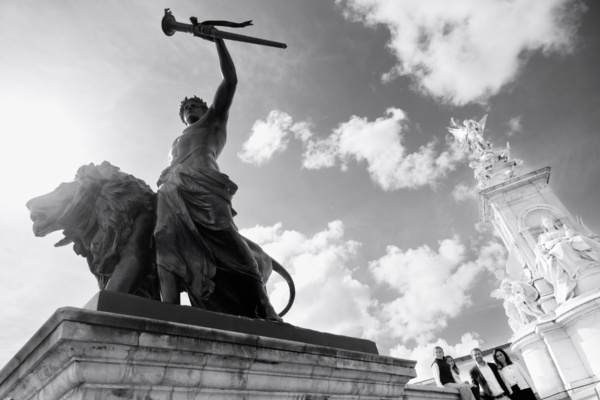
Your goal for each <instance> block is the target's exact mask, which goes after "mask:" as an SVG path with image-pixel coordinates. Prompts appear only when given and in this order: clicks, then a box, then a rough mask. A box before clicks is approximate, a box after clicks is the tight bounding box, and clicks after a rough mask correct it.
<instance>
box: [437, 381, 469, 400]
mask: <svg viewBox="0 0 600 400" xmlns="http://www.w3.org/2000/svg"><path fill="white" fill-rule="evenodd" d="M444 387H449V388H454V389H458V393H459V394H460V399H461V400H475V397H473V392H471V387H470V386H468V385H465V384H462V383H446V384H444Z"/></svg>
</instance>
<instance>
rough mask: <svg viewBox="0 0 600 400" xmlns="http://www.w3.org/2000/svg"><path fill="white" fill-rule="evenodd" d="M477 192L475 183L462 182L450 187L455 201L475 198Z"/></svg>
mask: <svg viewBox="0 0 600 400" xmlns="http://www.w3.org/2000/svg"><path fill="white" fill-rule="evenodd" d="M478 194H479V189H477V186H476V185H473V186H467V185H466V184H464V183H462V182H461V183H459V184H458V185H456V186H455V187H454V189H452V198H454V201H456V202H457V203H460V202H461V201H465V200H469V199H471V200H474V199H477V195H478Z"/></svg>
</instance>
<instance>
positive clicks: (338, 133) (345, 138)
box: [303, 108, 464, 190]
mask: <svg viewBox="0 0 600 400" xmlns="http://www.w3.org/2000/svg"><path fill="white" fill-rule="evenodd" d="M407 130H408V119H407V117H406V115H405V113H404V112H403V111H402V110H400V109H398V108H388V109H387V110H386V113H385V115H384V116H383V117H380V118H377V119H376V120H375V121H372V122H371V121H368V120H367V119H366V118H362V117H357V116H353V117H352V118H350V120H349V121H348V122H344V123H342V124H340V125H339V126H338V127H337V128H336V129H334V130H333V132H332V133H331V134H330V135H329V136H328V137H326V138H322V139H320V138H317V139H312V138H309V139H308V140H306V141H305V145H306V147H305V151H304V154H303V158H304V161H303V166H304V167H305V168H309V169H319V168H327V167H333V166H335V165H337V164H339V165H340V167H341V169H342V170H345V169H347V168H348V163H349V162H350V161H352V160H354V161H356V162H366V164H367V170H368V171H369V175H370V177H371V179H372V180H373V181H374V182H375V183H376V184H377V185H379V186H380V187H381V188H382V189H384V190H398V189H404V188H416V187H420V186H424V185H432V186H433V185H435V184H436V183H437V181H438V180H439V179H440V178H442V177H444V176H445V175H446V173H447V172H448V171H451V170H453V169H454V168H455V167H456V164H457V163H458V161H459V160H461V159H462V158H463V157H464V155H463V154H462V153H461V152H460V151H458V150H457V149H456V148H455V147H453V146H448V148H447V150H444V151H442V152H441V153H438V152H437V151H436V150H435V145H436V142H435V141H432V142H429V143H428V144H426V145H424V146H421V148H419V150H418V151H416V152H413V153H408V152H407V150H406V148H405V147H404V145H403V144H402V140H403V135H404V134H405V132H406V131H407Z"/></svg>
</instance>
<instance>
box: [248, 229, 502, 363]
mask: <svg viewBox="0 0 600 400" xmlns="http://www.w3.org/2000/svg"><path fill="white" fill-rule="evenodd" d="M241 233H242V234H243V235H244V236H246V237H248V238H250V239H251V240H253V241H255V242H256V243H258V244H259V245H261V246H262V247H263V249H264V250H265V251H266V252H267V253H268V254H270V255H271V256H272V257H273V258H275V259H276V260H278V261H279V262H280V263H281V264H282V265H283V266H285V268H286V269H287V270H288V271H289V272H290V275H292V277H293V279H294V282H295V284H296V302H295V304H294V307H292V309H291V311H290V312H289V314H288V315H286V317H285V320H286V322H289V323H291V324H294V325H298V326H302V327H305V328H309V329H315V330H319V331H325V332H330V333H335V334H341V335H349V336H355V337H363V338H367V339H370V340H374V341H376V342H377V344H378V346H379V348H380V350H382V351H383V352H386V351H387V350H388V349H390V348H392V347H394V346H396V347H397V346H398V345H399V344H405V343H407V342H408V341H416V343H417V345H423V343H427V342H430V341H432V340H433V339H434V335H435V333H436V332H439V331H440V330H442V329H444V328H445V327H446V326H447V324H448V320H449V319H451V318H454V317H456V316H457V315H458V314H459V313H460V312H461V311H462V310H463V309H464V308H465V307H467V306H468V305H469V304H470V295H469V291H470V289H471V288H472V286H473V283H474V281H475V279H476V277H477V276H479V274H481V273H482V272H484V271H491V272H493V271H495V270H496V269H498V268H501V267H502V266H503V263H504V256H505V251H504V248H503V246H502V245H501V244H499V243H496V242H487V243H484V244H483V245H482V246H480V247H479V246H478V247H477V248H475V249H474V251H475V252H476V253H477V254H478V258H477V259H476V260H474V261H469V260H467V255H466V254H467V248H466V247H465V245H464V244H462V242H461V240H460V238H459V237H458V236H455V237H453V238H450V239H445V240H441V241H440V242H439V247H438V249H437V250H433V249H431V248H429V247H428V246H426V245H422V246H419V247H417V248H416V249H408V250H406V251H402V250H400V249H399V248H398V247H396V246H388V248H387V250H386V254H385V255H383V256H382V257H381V258H379V259H377V260H375V261H372V262H370V263H369V271H370V272H371V273H372V275H373V277H374V281H375V283H374V285H375V286H374V287H373V288H372V287H370V286H369V285H367V284H365V283H362V282H361V281H359V280H358V279H356V277H355V276H354V269H353V268H352V266H353V260H354V258H355V257H356V254H357V251H358V250H359V248H360V243H358V242H356V241H353V240H350V239H346V238H344V225H343V223H342V222H341V221H333V222H330V223H329V224H328V226H327V228H325V229H323V230H322V231H320V232H317V233H315V234H314V235H313V236H307V235H305V234H303V233H300V232H297V231H294V230H284V229H283V227H282V225H281V223H278V224H275V225H273V226H270V227H265V226H256V227H254V228H250V229H244V230H242V231H241ZM354 268H356V267H354ZM268 289H269V292H270V298H271V301H272V302H273V305H274V306H275V308H276V309H278V310H280V309H282V308H283V307H284V306H285V304H286V303H287V299H288V288H287V284H286V283H285V282H283V281H282V280H281V279H280V278H277V277H275V276H273V278H272V279H271V280H270V281H269V283H268ZM375 290H376V291H381V290H386V291H390V293H391V294H392V295H394V294H395V295H396V297H395V298H393V299H392V300H390V301H387V302H379V301H378V300H377V298H376V296H375V292H374V291H375Z"/></svg>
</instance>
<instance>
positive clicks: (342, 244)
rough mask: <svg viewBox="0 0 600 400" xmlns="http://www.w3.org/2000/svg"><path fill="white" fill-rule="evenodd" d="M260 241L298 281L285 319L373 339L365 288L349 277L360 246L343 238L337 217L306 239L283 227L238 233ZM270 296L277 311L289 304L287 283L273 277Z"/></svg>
mask: <svg viewBox="0 0 600 400" xmlns="http://www.w3.org/2000/svg"><path fill="white" fill-rule="evenodd" d="M241 232H242V234H243V235H244V236H247V237H248V238H250V239H251V240H253V241H255V242H256V243H258V244H259V245H261V246H262V247H263V248H264V250H265V251H266V252H267V253H268V254H270V255H271V256H272V257H274V258H275V259H276V260H278V261H279V262H280V263H281V264H282V265H283V266H284V267H285V268H286V269H287V270H288V272H289V273H290V275H292V277H293V279H294V283H295V285H296V301H295V303H294V307H292V309H291V311H290V312H289V313H288V314H287V315H286V317H285V321H286V322H289V323H291V324H294V325H298V326H301V327H304V328H309V329H315V330H319V331H324V332H330V333H335V334H340V335H348V336H355V337H364V338H373V336H374V332H376V331H377V330H378V329H377V327H378V325H379V322H378V321H377V319H376V317H375V316H373V314H375V313H374V312H372V311H373V310H374V308H375V307H376V306H377V301H376V300H375V299H374V298H373V296H372V293H371V290H370V288H369V286H367V285H365V284H363V283H361V282H359V281H358V280H356V279H355V278H354V277H353V273H352V270H351V269H350V268H349V267H348V264H351V263H350V260H351V259H352V258H353V257H354V256H355V254H356V251H357V250H358V248H359V246H360V244H359V243H358V242H356V241H353V240H347V239H344V226H343V224H342V222H341V221H333V222H330V223H329V224H328V226H327V228H326V229H324V230H322V231H320V232H317V233H316V234H314V235H313V236H312V237H308V236H306V235H304V234H302V233H300V232H297V231H293V230H283V229H282V225H281V224H280V223H279V224H275V225H273V226H271V227H263V226H257V227H254V228H250V229H244V230H242V231H241ZM273 281H274V283H273V284H272V286H271V287H270V288H269V289H270V298H271V300H272V302H273V305H274V306H275V308H276V309H278V310H279V309H282V308H283V307H284V305H285V304H286V303H287V299H288V288H287V284H286V283H285V282H282V281H281V280H278V282H275V281H276V280H275V279H273Z"/></svg>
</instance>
